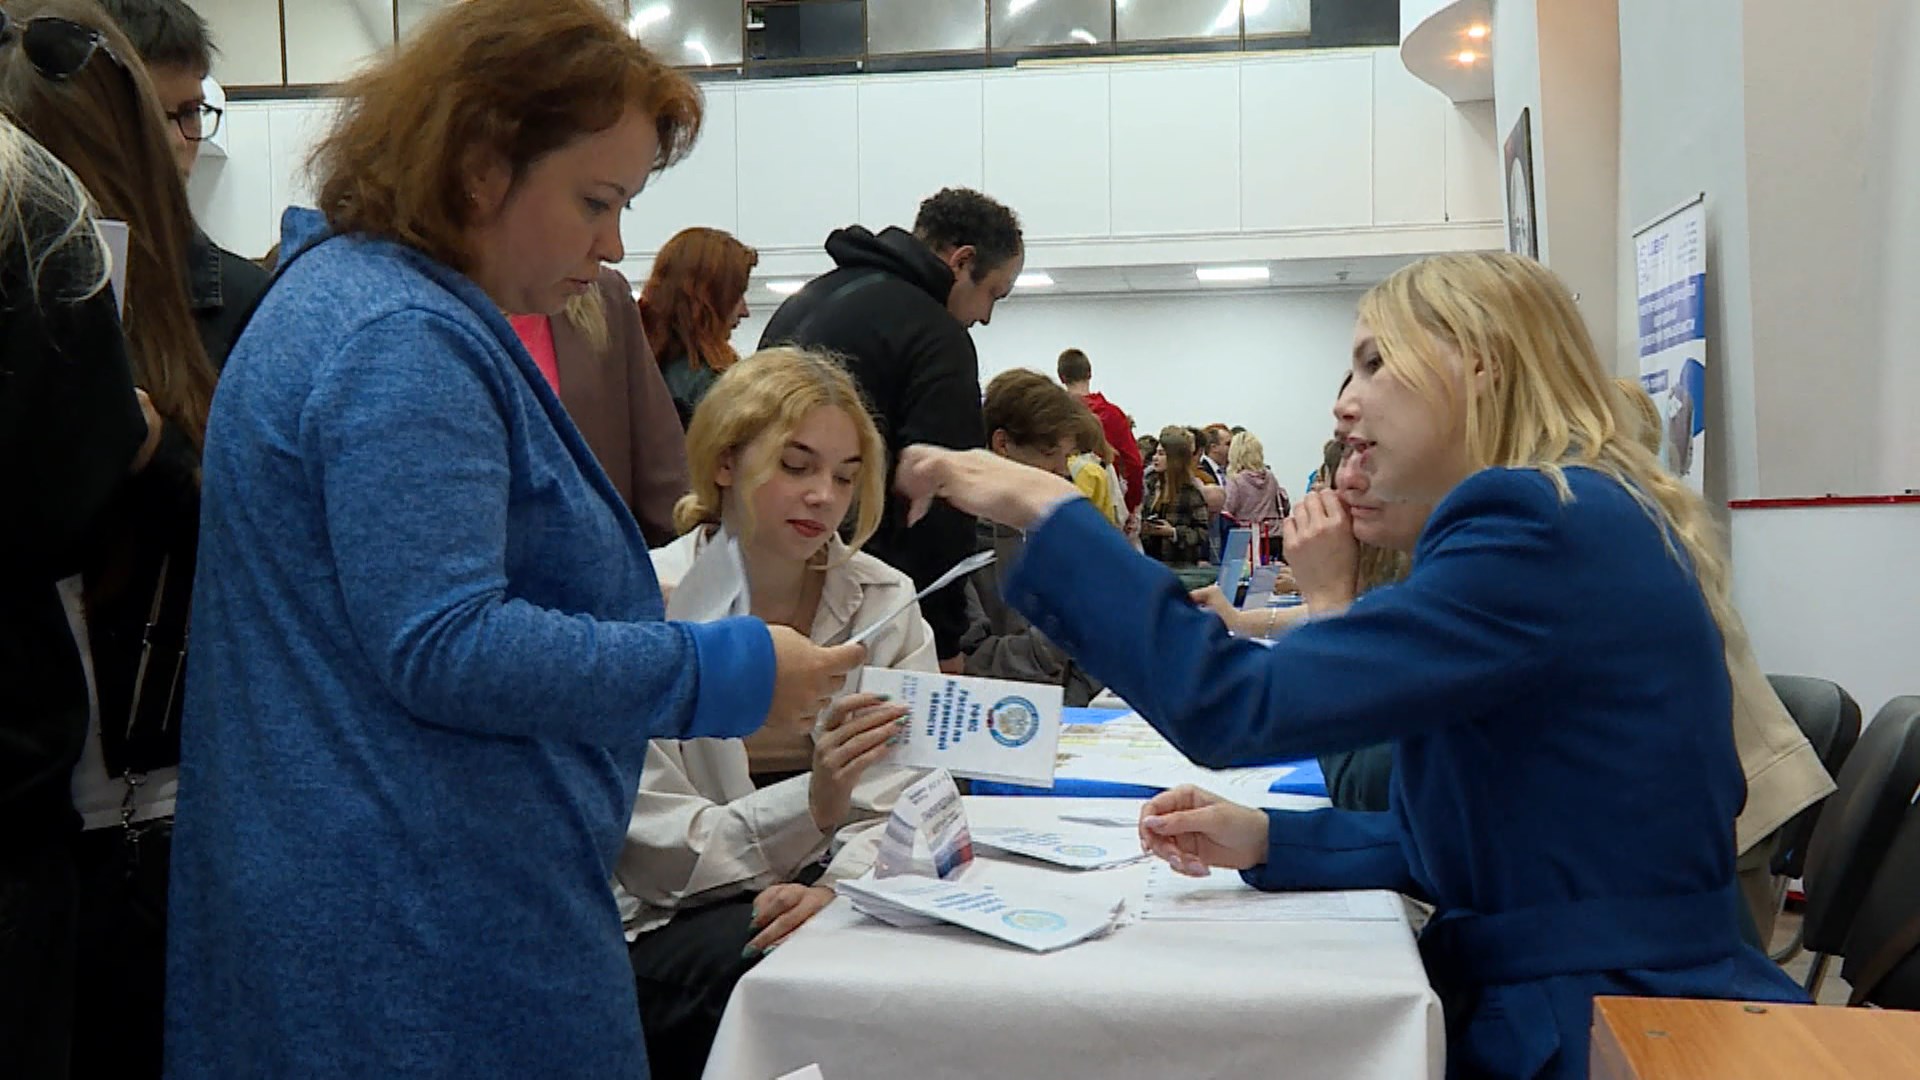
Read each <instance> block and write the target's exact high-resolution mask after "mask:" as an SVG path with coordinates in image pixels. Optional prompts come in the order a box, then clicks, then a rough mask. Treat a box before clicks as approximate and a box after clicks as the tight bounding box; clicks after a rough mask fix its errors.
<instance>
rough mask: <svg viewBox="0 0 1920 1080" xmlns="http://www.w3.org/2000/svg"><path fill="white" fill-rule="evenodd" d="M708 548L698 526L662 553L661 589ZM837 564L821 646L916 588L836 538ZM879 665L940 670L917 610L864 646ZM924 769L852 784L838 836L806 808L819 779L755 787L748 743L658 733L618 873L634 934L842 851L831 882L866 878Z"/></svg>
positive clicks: (872, 773) (656, 556)
mask: <svg viewBox="0 0 1920 1080" xmlns="http://www.w3.org/2000/svg"><path fill="white" fill-rule="evenodd" d="M705 544H706V536H705V530H704V529H695V530H694V531H693V532H690V533H688V534H687V535H685V536H682V537H681V538H680V539H678V540H676V541H674V542H673V543H671V544H668V545H666V546H665V547H662V548H656V549H655V550H654V552H653V569H654V573H655V574H656V575H658V576H659V578H660V584H661V585H663V586H668V587H671V586H673V585H675V584H677V583H678V582H679V581H680V579H681V577H683V576H684V575H685V574H686V572H687V571H688V569H689V568H691V567H692V566H693V562H694V559H695V558H696V557H698V555H699V553H700V551H701V549H702V548H703V547H704V546H705ZM827 555H828V559H829V562H830V564H831V565H830V569H828V571H827V575H826V581H825V582H824V583H823V585H822V587H821V592H820V606H819V610H818V611H817V612H816V613H815V614H814V618H813V628H812V632H811V634H810V635H809V636H810V637H811V638H812V640H813V641H814V642H815V643H817V644H822V645H824V644H827V643H829V642H832V641H835V640H839V639H843V638H844V637H846V636H847V631H848V630H853V631H855V632H857V631H859V630H861V629H864V628H865V627H866V625H867V624H868V623H869V622H871V621H872V620H874V619H877V618H879V617H881V616H882V615H884V614H885V613H887V612H888V611H891V610H893V608H894V607H895V606H896V605H897V604H899V603H900V602H901V601H903V600H905V599H907V598H908V597H910V596H912V595H913V592H914V588H913V582H912V580H911V579H909V578H908V577H907V576H906V575H905V574H903V573H901V572H900V571H898V570H895V569H894V568H893V567H891V566H888V565H887V564H886V563H883V562H881V561H880V560H878V559H876V558H874V557H873V556H871V555H868V554H866V553H864V552H860V553H855V554H853V556H852V557H851V558H848V552H847V549H846V546H845V545H844V544H842V543H841V542H840V539H839V538H838V537H834V538H833V539H832V540H830V541H829V543H828V549H827ZM867 648H868V657H869V659H868V663H869V664H870V665H871V666H873V667H892V668H910V669H913V670H917V671H937V670H938V669H939V664H938V661H937V659H936V657H935V655H934V644H933V631H932V629H931V628H929V627H928V626H927V621H926V619H924V618H922V617H921V615H920V610H919V608H918V606H915V607H914V608H913V609H911V610H909V611H907V612H906V613H904V614H902V615H901V616H900V617H899V618H897V619H895V620H893V622H891V623H890V624H888V625H887V627H886V628H885V629H883V630H881V631H879V633H877V634H876V635H875V636H874V637H873V639H872V640H870V641H869V642H868V643H867ZM918 776H919V770H917V769H906V768H896V767H893V766H889V765H886V764H884V763H883V764H879V765H874V766H873V767H871V768H869V769H868V770H867V772H866V775H864V776H862V777H861V778H860V783H859V784H858V785H856V786H855V788H854V791H853V810H852V812H851V814H850V815H849V818H848V821H847V823H846V824H843V825H842V826H841V827H840V829H839V830H838V832H837V834H834V835H829V834H826V833H823V832H821V831H820V830H819V829H818V828H816V827H815V825H814V823H813V815H812V813H811V812H810V811H809V810H808V808H807V794H808V783H809V782H810V780H811V777H809V776H807V775H801V776H796V777H793V778H791V779H788V780H783V781H781V782H779V783H777V784H773V785H770V786H768V787H764V788H759V789H757V790H756V789H755V788H754V786H753V780H752V778H751V777H750V776H749V775H748V769H747V750H746V746H745V744H744V743H742V742H741V741H740V740H739V739H688V740H678V739H656V740H654V741H653V742H652V743H650V744H648V746H647V763H646V768H645V770H644V771H643V772H642V773H641V777H640V793H639V796H638V798H636V799H635V800H634V804H633V816H632V818H631V819H630V820H629V821H628V822H627V840H626V845H625V846H624V847H623V848H622V849H621V852H620V858H619V861H618V863H617V864H616V866H615V870H614V879H615V880H614V886H615V888H614V892H615V894H616V896H617V897H618V898H619V901H620V914H621V917H622V920H623V921H624V922H625V924H626V930H627V937H628V939H629V940H632V939H633V938H634V937H637V936H638V935H639V934H641V933H643V932H645V931H648V930H653V929H657V928H659V927H661V926H664V925H666V923H667V922H668V920H670V919H672V918H673V915H674V912H676V911H678V910H681V909H684V908H692V907H698V906H701V905H704V904H710V903H714V902H716V901H719V900H724V899H726V898H728V897H730V896H736V895H738V894H740V893H743V892H757V891H759V890H761V889H764V888H767V887H768V886H770V885H775V884H778V883H780V882H783V881H788V880H791V879H792V878H793V877H794V876H795V875H796V874H798V873H799V872H800V871H801V869H803V868H804V867H806V866H807V865H808V864H809V863H811V862H813V861H814V860H815V859H817V858H819V857H820V856H821V855H822V854H823V853H825V852H826V851H827V849H828V847H829V845H834V846H836V847H837V851H836V853H835V854H834V856H833V861H832V862H831V863H830V864H829V865H828V867H827V871H826V873H825V875H824V876H823V877H822V879H821V882H822V884H831V883H832V882H834V881H838V880H842V879H845V878H850V877H858V876H860V875H861V874H864V873H866V871H867V868H868V867H870V866H872V865H873V859H874V854H875V851H876V849H877V848H878V847H879V842H880V832H881V829H882V828H883V826H884V824H885V820H886V817H887V815H889V814H891V813H892V812H893V804H894V800H896V799H898V798H899V796H900V792H901V790H902V789H903V788H905V787H906V786H907V785H908V784H910V783H912V782H913V781H914V780H915V779H916V778H917V777H918Z"/></svg>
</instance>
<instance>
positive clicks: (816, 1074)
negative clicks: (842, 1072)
mask: <svg viewBox="0 0 1920 1080" xmlns="http://www.w3.org/2000/svg"><path fill="white" fill-rule="evenodd" d="M779 1080H827V1075H826V1074H825V1073H823V1072H821V1071H820V1066H818V1065H809V1066H807V1067H806V1068H804V1069H799V1070H797V1071H795V1072H790V1073H788V1074H787V1075H785V1076H782V1077H780V1078H779Z"/></svg>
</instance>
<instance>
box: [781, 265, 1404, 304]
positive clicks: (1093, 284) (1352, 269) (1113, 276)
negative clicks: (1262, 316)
mask: <svg viewBox="0 0 1920 1080" xmlns="http://www.w3.org/2000/svg"><path fill="white" fill-rule="evenodd" d="M1416 258H1417V256H1413V255H1377V256H1363V257H1356V258H1348V259H1280V260H1274V261H1271V262H1267V261H1262V260H1251V261H1248V262H1236V263H1234V264H1233V265H1235V266H1254V265H1262V266H1265V267H1267V269H1268V273H1269V275H1270V276H1269V278H1268V280H1266V281H1264V282H1231V283H1219V284H1213V283H1207V282H1202V281H1200V280H1199V279H1198V278H1197V277H1195V276H1194V271H1195V269H1196V266H1195V265H1194V264H1193V263H1175V264H1166V265H1159V266H1091V267H1089V266H1079V267H1063V268H1058V269H1056V268H1052V267H1048V266H1044V265H1042V264H1040V263H1039V261H1038V260H1035V261H1034V262H1030V263H1029V264H1028V266H1027V270H1028V271H1029V272H1033V271H1045V272H1046V273H1047V274H1048V275H1049V276H1050V277H1052V278H1053V282H1054V283H1053V285H1052V286H1050V287H1033V288H1021V289H1018V290H1016V291H1015V293H1014V297H1015V298H1016V299H1020V298H1026V297H1036V298H1037V297H1045V296H1115V295H1128V294H1134V293H1182V292H1192V293H1197V292H1236V291H1237V292H1248V291H1254V292H1280V291H1289V290H1291V291H1301V290H1309V289H1339V288H1364V287H1366V286H1369V285H1374V284H1378V283H1379V282H1381V281H1383V280H1385V279H1386V277H1387V275H1388V274H1391V273H1393V272H1394V271H1395V270H1398V269H1399V268H1400V267H1402V266H1405V265H1407V264H1408V263H1410V262H1413V261H1414V260H1415V259H1416ZM793 280H797V279H795V278H791V277H785V278H782V277H762V276H756V277H755V278H754V280H753V296H750V297H749V301H751V300H752V299H754V298H756V297H757V298H759V299H761V300H765V299H767V298H768V297H769V296H771V295H772V294H771V293H769V292H768V291H767V283H768V282H769V281H793Z"/></svg>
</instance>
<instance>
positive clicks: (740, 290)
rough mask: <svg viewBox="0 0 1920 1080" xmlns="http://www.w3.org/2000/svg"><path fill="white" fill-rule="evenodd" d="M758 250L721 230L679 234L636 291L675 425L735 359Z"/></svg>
mask: <svg viewBox="0 0 1920 1080" xmlns="http://www.w3.org/2000/svg"><path fill="white" fill-rule="evenodd" d="M759 261H760V253H759V252H757V251H755V250H753V249H752V248H750V247H748V246H747V245H745V244H743V243H741V242H740V241H738V240H736V239H734V238H733V236H732V235H730V234H728V233H725V232H722V231H720V230H719V229H704V228H693V229H682V230H681V231H680V232H678V233H675V234H674V237H673V239H671V240H669V241H667V244H666V246H665V247H663V248H661V249H660V254H659V255H657V256H655V257H654V260H653V273H652V274H650V275H649V276H648V278H647V284H646V287H645V288H643V289H641V290H640V320H641V323H642V325H644V326H645V328H646V331H647V344H648V345H651V346H652V347H653V355H654V356H655V357H657V358H658V359H659V361H660V373H661V374H662V375H664V376H665V377H666V380H667V389H668V390H670V391H672V392H673V404H674V407H675V408H676V409H678V410H679V411H680V426H681V427H682V428H684V427H686V426H687V424H688V423H690V422H691V421H692V419H693V409H694V406H696V405H698V404H700V399H701V398H703V397H706V396H707V390H708V389H709V388H711V387H712V386H713V381H714V380H715V379H718V378H719V377H720V373H721V372H723V371H725V370H727V369H728V368H730V367H732V366H733V365H734V362H735V361H737V360H739V359H740V354H739V353H736V352H734V351H733V343H732V341H731V340H729V339H730V338H731V337H732V336H733V331H734V329H735V328H736V327H738V326H739V325H740V321H741V320H742V319H745V318H746V317H747V315H748V311H747V278H748V277H749V275H751V274H752V273H753V268H754V266H755V264H757V263H758V262H759Z"/></svg>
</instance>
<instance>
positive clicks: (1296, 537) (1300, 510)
mask: <svg viewBox="0 0 1920 1080" xmlns="http://www.w3.org/2000/svg"><path fill="white" fill-rule="evenodd" d="M1280 534H1281V536H1282V537H1283V538H1284V541H1285V543H1286V551H1287V565H1288V566H1289V567H1291V568H1292V569H1293V577H1294V580H1295V581H1297V582H1298V583H1299V585H1300V596H1301V598H1302V599H1304V600H1306V602H1307V607H1308V608H1309V609H1311V610H1312V612H1313V613H1314V614H1315V615H1337V614H1339V613H1340V612H1342V611H1345V610H1347V608H1348V607H1350V606H1352V604H1353V598H1354V597H1355V596H1357V595H1359V577H1360V541H1358V540H1355V539H1354V538H1353V519H1352V518H1351V517H1350V516H1349V515H1348V514H1347V507H1346V504H1344V503H1342V502H1341V501H1340V496H1339V495H1337V494H1335V493H1334V492H1332V491H1324V490H1323V491H1312V492H1308V493H1307V494H1306V496H1305V497H1303V498H1302V499H1301V500H1300V505H1298V506H1296V507H1294V508H1293V513H1292V514H1291V515H1290V516H1289V517H1288V518H1287V520H1286V523H1285V524H1284V525H1282V526H1281V529H1280Z"/></svg>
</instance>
